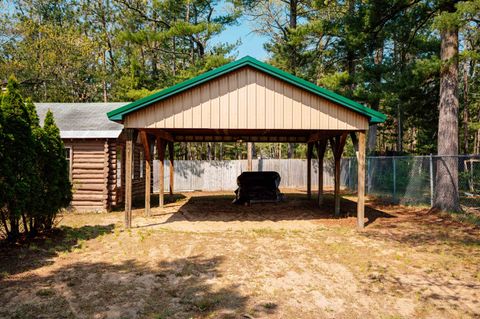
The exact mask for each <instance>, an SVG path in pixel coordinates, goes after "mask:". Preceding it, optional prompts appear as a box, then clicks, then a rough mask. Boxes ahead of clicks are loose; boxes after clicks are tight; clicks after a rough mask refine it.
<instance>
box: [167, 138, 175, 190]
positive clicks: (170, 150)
mask: <svg viewBox="0 0 480 319" xmlns="http://www.w3.org/2000/svg"><path fill="white" fill-rule="evenodd" d="M174 155H175V151H174V148H173V142H171V141H170V142H168V158H169V160H170V185H169V186H170V189H169V190H170V195H173V183H174V181H175V166H174V164H173V158H174Z"/></svg>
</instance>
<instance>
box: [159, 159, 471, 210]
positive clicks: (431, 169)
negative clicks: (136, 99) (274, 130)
mask: <svg viewBox="0 0 480 319" xmlns="http://www.w3.org/2000/svg"><path fill="white" fill-rule="evenodd" d="M455 158H456V160H457V163H458V169H459V180H458V182H459V190H460V196H461V198H462V200H463V203H467V205H468V206H472V205H473V206H475V205H478V206H480V204H479V203H480V156H479V155H476V156H474V155H469V156H457V157H455ZM443 161H444V159H443V158H442V157H439V156H389V157H367V173H366V193H367V194H369V195H374V196H377V197H382V198H384V199H386V200H389V201H391V202H394V203H401V204H426V205H429V204H430V203H431V201H432V200H433V194H434V192H435V174H436V167H437V165H439V164H441V163H442V162H443ZM341 166H342V174H341V185H342V186H343V187H344V188H347V189H350V190H352V191H355V190H356V186H357V161H356V159H355V158H344V159H342V162H341ZM158 168H159V163H158V161H154V163H153V174H154V175H153V176H154V178H153V190H154V192H158V185H159V182H158V176H159V174H158ZM246 170H247V161H246V160H232V161H184V160H178V161H175V180H174V183H175V191H193V190H201V191H233V190H235V189H236V188H237V185H236V179H237V176H238V175H240V174H241V173H242V172H243V171H246ZM253 170H254V171H276V172H278V173H279V174H280V176H281V182H280V187H282V188H306V186H307V161H306V160H302V159H258V160H253ZM169 173H170V168H169V162H168V161H165V190H168V180H169V178H170V176H169ZM317 181H318V163H317V161H316V160H312V189H313V190H314V191H315V189H316V187H317V186H318V185H317ZM324 186H325V187H329V186H332V187H333V161H332V160H325V162H324Z"/></svg>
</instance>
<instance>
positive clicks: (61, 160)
mask: <svg viewBox="0 0 480 319" xmlns="http://www.w3.org/2000/svg"><path fill="white" fill-rule="evenodd" d="M43 130H44V138H43V140H44V148H45V152H44V154H43V157H44V158H43V165H44V167H43V184H44V191H45V193H44V198H43V201H44V209H43V211H42V219H41V227H42V229H50V228H52V226H53V223H54V220H55V217H56V214H57V213H58V211H59V210H60V209H62V208H66V207H68V205H70V202H71V200H72V185H71V183H70V179H69V176H68V166H67V165H68V163H67V161H66V159H65V147H64V145H63V142H62V139H61V137H60V130H59V128H58V126H57V125H56V124H55V120H54V117H53V113H52V112H51V111H50V110H49V111H48V112H47V114H46V115H45V120H44V124H43Z"/></svg>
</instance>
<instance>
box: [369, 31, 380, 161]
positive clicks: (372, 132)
mask: <svg viewBox="0 0 480 319" xmlns="http://www.w3.org/2000/svg"><path fill="white" fill-rule="evenodd" d="M375 42H376V46H375V47H376V49H375V51H374V55H373V63H374V64H375V75H374V82H375V86H374V89H375V91H376V92H377V96H375V97H374V99H373V101H372V104H371V107H372V109H374V110H376V111H377V110H378V108H379V106H380V97H379V96H378V92H379V91H380V85H381V80H382V72H381V64H382V62H383V46H384V41H383V39H377V40H375ZM376 145H377V125H372V126H370V128H369V130H368V143H367V152H368V153H372V152H373V151H375V147H376Z"/></svg>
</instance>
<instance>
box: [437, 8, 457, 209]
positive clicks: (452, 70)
mask: <svg viewBox="0 0 480 319" xmlns="http://www.w3.org/2000/svg"><path fill="white" fill-rule="evenodd" d="M447 10H448V11H449V12H453V11H454V10H455V7H454V2H451V3H449V6H448V8H447ZM440 36H441V51H440V58H441V61H442V69H441V74H440V102H439V106H438V109H439V118H438V155H440V156H443V157H440V158H438V159H437V174H436V191H435V198H434V205H433V206H434V207H435V208H438V209H441V210H447V211H459V210H460V205H459V195H458V163H457V161H458V159H457V158H456V157H455V156H456V155H458V92H457V89H458V28H457V27H454V26H447V27H445V28H444V29H443V30H441V32H440Z"/></svg>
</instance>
